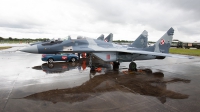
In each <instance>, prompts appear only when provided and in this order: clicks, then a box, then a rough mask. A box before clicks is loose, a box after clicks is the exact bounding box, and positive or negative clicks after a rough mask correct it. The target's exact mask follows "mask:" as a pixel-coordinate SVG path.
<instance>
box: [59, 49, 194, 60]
mask: <svg viewBox="0 0 200 112" xmlns="http://www.w3.org/2000/svg"><path fill="white" fill-rule="evenodd" d="M60 52H89V53H99V52H124V53H130V54H140V55H153V56H165V57H174V58H188V59H193V58H194V57H192V56H187V55H177V54H167V53H159V52H150V51H143V50H127V49H126V48H121V47H120V48H117V47H109V46H107V47H106V46H104V47H99V46H90V47H85V46H82V47H81V46H77V47H67V48H63V50H62V51H60Z"/></svg>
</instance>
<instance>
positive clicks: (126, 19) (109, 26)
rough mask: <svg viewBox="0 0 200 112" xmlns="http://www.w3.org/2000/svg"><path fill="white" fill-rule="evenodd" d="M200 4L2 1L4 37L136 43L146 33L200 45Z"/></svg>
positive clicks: (187, 0) (170, 0) (174, 0)
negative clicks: (171, 35) (105, 38)
mask: <svg viewBox="0 0 200 112" xmlns="http://www.w3.org/2000/svg"><path fill="white" fill-rule="evenodd" d="M199 4H200V0H0V37H3V38H8V37H12V38H32V39H35V38H50V39H52V38H65V37H67V36H68V35H70V36H71V37H72V38H76V37H77V36H85V37H90V38H97V37H99V36H100V35H101V34H104V36H107V35H108V34H109V33H113V39H114V40H130V41H133V40H135V39H136V38H137V37H138V36H139V35H140V34H141V33H142V31H144V30H147V31H148V39H149V41H157V40H158V39H159V38H160V37H161V36H162V35H164V33H165V32H166V31H167V30H168V29H169V28H171V27H173V28H174V29H175V33H174V39H179V40H181V41H189V42H193V41H199V42H200V30H199V28H200V14H199V12H200V7H199Z"/></svg>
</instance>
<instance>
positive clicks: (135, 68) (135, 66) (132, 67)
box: [128, 61, 137, 71]
mask: <svg viewBox="0 0 200 112" xmlns="http://www.w3.org/2000/svg"><path fill="white" fill-rule="evenodd" d="M128 70H129V71H137V65H136V63H135V62H134V61H132V62H131V63H130V64H129V68H128Z"/></svg>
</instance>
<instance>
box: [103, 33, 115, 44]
mask: <svg viewBox="0 0 200 112" xmlns="http://www.w3.org/2000/svg"><path fill="white" fill-rule="evenodd" d="M104 41H105V42H112V41H113V34H112V33H110V34H109V35H108V36H107V37H106V38H105V39H104Z"/></svg>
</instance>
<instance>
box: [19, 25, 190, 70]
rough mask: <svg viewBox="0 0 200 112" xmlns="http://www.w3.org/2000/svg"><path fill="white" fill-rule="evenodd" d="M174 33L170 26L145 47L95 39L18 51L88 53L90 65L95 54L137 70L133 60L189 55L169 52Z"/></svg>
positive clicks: (102, 58) (100, 57)
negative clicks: (157, 38)
mask: <svg viewBox="0 0 200 112" xmlns="http://www.w3.org/2000/svg"><path fill="white" fill-rule="evenodd" d="M173 35H174V29H173V28H170V29H169V30H168V31H167V32H166V33H165V34H164V35H163V36H162V37H161V38H160V39H159V40H158V41H157V42H156V43H155V44H154V46H149V47H146V48H136V47H123V46H121V45H117V44H114V43H110V42H104V41H101V40H97V39H90V38H84V39H77V40H66V41H63V42H62V43H59V44H51V45H45V44H37V45H33V46H29V47H26V48H24V49H21V50H20V51H23V52H28V53H37V54H57V53H60V52H64V53H81V52H86V53H90V61H89V63H90V66H91V67H92V56H96V57H98V58H99V59H101V60H103V61H105V62H114V63H113V67H114V66H115V65H116V64H118V65H119V63H120V62H130V61H131V63H130V64H129V70H137V67H136V64H135V62H134V61H135V60H150V59H164V58H165V57H176V58H188V59H191V58H193V57H191V56H184V55H175V54H169V48H170V44H171V42H172V38H173Z"/></svg>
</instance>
